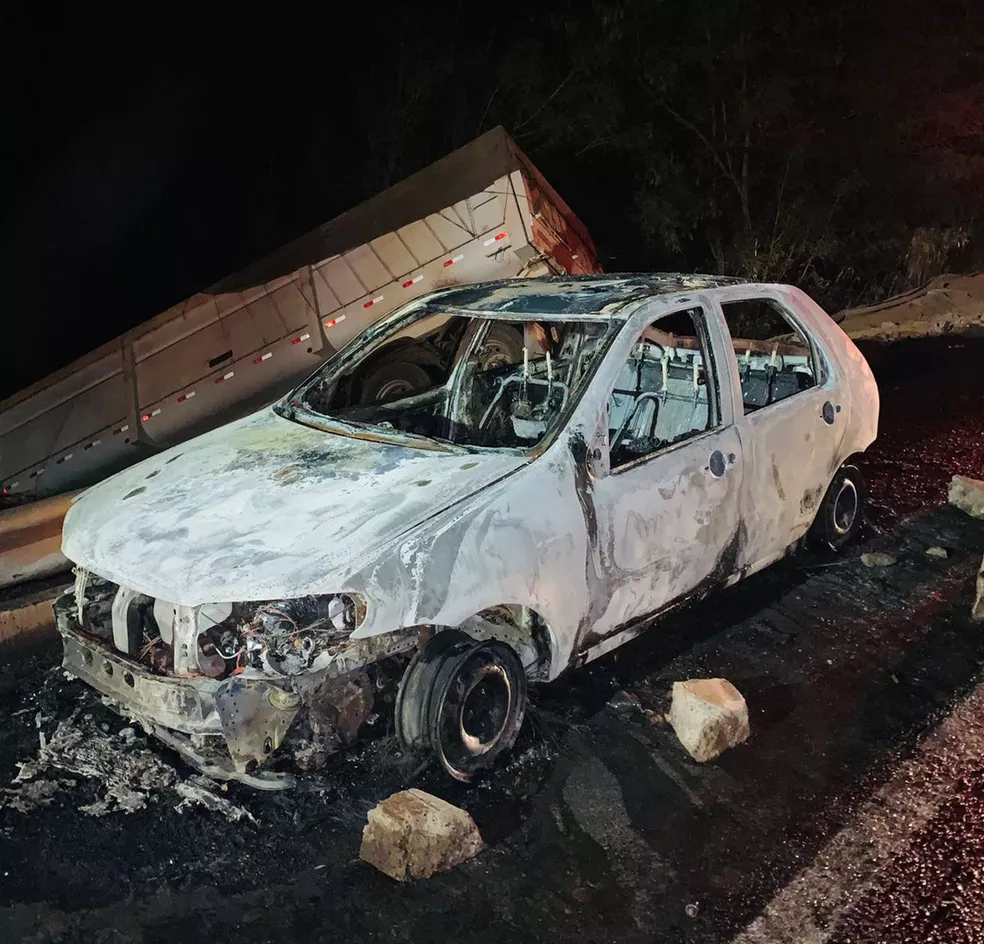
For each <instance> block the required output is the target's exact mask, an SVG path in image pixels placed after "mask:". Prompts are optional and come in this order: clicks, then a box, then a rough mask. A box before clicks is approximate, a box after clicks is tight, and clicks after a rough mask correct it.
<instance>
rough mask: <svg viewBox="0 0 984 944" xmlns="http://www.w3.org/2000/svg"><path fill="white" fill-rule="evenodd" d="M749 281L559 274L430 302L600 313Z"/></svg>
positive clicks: (460, 291)
mask: <svg viewBox="0 0 984 944" xmlns="http://www.w3.org/2000/svg"><path fill="white" fill-rule="evenodd" d="M743 284H748V280H747V279H737V278H730V277H728V276H719V275H690V274H684V273H679V272H658V273H653V274H646V275H557V276H547V277H541V278H536V279H502V280H499V281H495V282H478V283H475V284H471V285H463V286H460V287H455V288H451V289H445V290H443V291H438V292H435V293H434V294H432V295H430V296H429V297H428V298H427V299H426V301H427V304H428V307H431V306H433V307H434V308H435V309H440V310H442V311H447V310H448V309H449V308H450V309H454V310H456V311H459V312H461V313H462V314H476V315H479V314H492V313H495V314H497V315H509V314H516V315H525V316H532V315H542V316H544V317H550V316H554V317H567V318H570V317H581V316H591V315H595V316H601V317H605V318H610V317H612V316H613V315H615V313H616V312H617V311H618V309H620V308H623V307H624V306H625V305H627V304H629V303H630V302H635V301H640V300H642V299H644V298H650V297H652V296H654V295H670V294H676V293H679V292H688V291H702V290H704V289H711V288H723V287H724V286H729V285H743Z"/></svg>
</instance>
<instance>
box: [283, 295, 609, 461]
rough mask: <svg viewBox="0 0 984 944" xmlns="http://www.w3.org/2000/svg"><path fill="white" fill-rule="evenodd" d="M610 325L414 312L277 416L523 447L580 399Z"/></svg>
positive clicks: (335, 365) (319, 377)
mask: <svg viewBox="0 0 984 944" xmlns="http://www.w3.org/2000/svg"><path fill="white" fill-rule="evenodd" d="M616 327H617V324H616V323H613V322H611V321H608V320H607V319H606V320H599V319H597V318H595V319H590V320H589V319H581V320H569V321H558V320H555V319H553V320H550V319H541V320H537V319H536V316H528V317H525V318H523V317H520V316H517V315H511V316H509V315H506V316H503V317H487V316H484V315H482V316H472V315H466V314H461V313H460V311H459V312H456V313H453V314H452V313H448V312H442V311H433V310H418V311H417V312H416V313H415V315H412V316H410V317H395V318H391V319H388V320H387V321H386V322H382V323H381V324H380V325H377V326H376V327H375V328H374V329H370V331H369V332H368V336H367V340H365V341H363V342H361V343H360V342H356V344H355V345H353V348H354V350H352V351H351V352H349V351H346V352H343V353H342V355H341V357H340V358H336V359H335V360H334V361H333V362H332V363H330V364H328V365H326V366H325V367H324V368H323V369H322V370H321V371H320V372H319V373H317V374H315V376H314V377H313V378H312V379H311V380H309V381H308V382H307V383H306V384H305V385H304V386H302V387H301V388H300V389H299V390H297V391H296V392H295V393H294V394H293V395H292V396H291V397H290V399H289V401H288V404H289V405H288V406H287V407H286V410H287V411H289V412H288V413H287V414H286V415H290V416H291V417H292V418H300V417H295V411H304V412H305V413H306V414H307V415H308V418H310V419H311V420H313V421H315V422H316V421H317V419H318V417H324V418H326V419H328V420H335V421H337V422H338V423H339V424H341V425H343V426H348V427H351V428H353V429H355V430H356V431H358V430H359V429H362V428H364V429H367V430H371V431H372V432H373V433H374V434H377V435H386V434H387V433H404V434H410V435H411V436H418V437H424V438H426V439H430V440H436V441H438V442H441V443H446V444H451V445H459V446H478V447H492V448H520V449H526V448H531V447H533V446H535V445H536V444H537V443H539V442H540V441H541V440H542V439H543V438H544V437H545V436H547V435H548V434H549V433H551V432H552V431H553V429H554V428H555V427H556V425H557V423H558V422H559V421H560V418H561V416H562V415H563V414H564V413H565V411H566V410H567V408H568V407H569V406H570V405H572V404H573V402H575V400H576V399H577V398H578V397H580V395H581V393H582V391H583V390H584V388H585V387H586V385H587V381H588V378H589V377H590V375H591V373H592V372H593V370H594V368H595V366H596V364H597V363H598V361H599V360H600V356H601V353H602V351H603V350H604V347H605V345H606V343H607V341H608V339H609V338H610V337H611V335H612V334H613V333H614V331H615V329H616ZM346 355H348V356H346Z"/></svg>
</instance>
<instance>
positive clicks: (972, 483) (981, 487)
mask: <svg viewBox="0 0 984 944" xmlns="http://www.w3.org/2000/svg"><path fill="white" fill-rule="evenodd" d="M947 499H948V501H949V502H950V504H951V505H955V506H956V507H957V508H959V509H960V510H961V511H966V512H967V514H968V515H970V516H971V517H972V518H984V481H981V480H980V479H972V478H968V476H966V475H955V476H953V478H952V479H950V488H949V490H948V492H947Z"/></svg>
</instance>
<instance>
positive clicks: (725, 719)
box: [669, 679, 749, 763]
mask: <svg viewBox="0 0 984 944" xmlns="http://www.w3.org/2000/svg"><path fill="white" fill-rule="evenodd" d="M669 721H670V724H671V725H672V726H673V730H674V731H675V732H676V736H677V737H678V738H679V739H680V743H681V744H682V745H683V746H684V747H685V748H686V749H687V751H688V752H689V753H690V756H691V757H693V759H694V760H696V761H698V762H700V763H703V762H704V761H708V760H714V758H715V757H717V756H718V755H719V754H721V753H722V752H723V751H725V750H727V749H728V748H729V747H734V746H735V745H736V744H741V743H742V742H743V741H745V740H747V739H748V735H749V728H748V706H747V705H746V704H745V699H744V698H742V696H741V693H740V692H739V691H738V689H737V688H735V687H734V685H732V684H731V683H730V682H729V681H727V680H726V679H690V680H689V681H686V682H674V683H673V701H672V703H671V705H670V714H669Z"/></svg>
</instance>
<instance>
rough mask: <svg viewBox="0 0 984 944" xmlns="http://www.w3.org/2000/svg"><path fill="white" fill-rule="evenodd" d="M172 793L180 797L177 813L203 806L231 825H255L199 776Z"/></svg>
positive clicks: (212, 784)
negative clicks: (218, 814)
mask: <svg viewBox="0 0 984 944" xmlns="http://www.w3.org/2000/svg"><path fill="white" fill-rule="evenodd" d="M121 733H122V732H121ZM174 792H175V793H177V795H178V796H179V797H181V802H180V803H179V804H178V805H177V806H176V807H175V809H176V810H177V811H178V812H179V813H181V812H183V811H184V810H186V809H190V808H191V807H193V806H203V807H205V809H206V810H211V811H212V812H213V813H221V814H222V815H223V816H225V818H226V819H228V820H230V821H231V822H233V823H238V822H239V821H240V820H242V819H245V820H248V821H249V822H250V823H252V824H253V825H254V826H256V825H257V823H256V820H255V819H254V818H253V814H252V813H250V812H249V811H248V810H246V809H244V808H243V807H241V806H236V804H235V803H230V802H229V800H227V799H226V798H225V797H222V796H219V794H218V793H217V792H216V784H215V782H214V781H212V780H209V779H208V777H203V776H202V775H201V774H194V775H192V776H191V777H189V778H188V779H187V780H184V781H179V782H178V783H176V784H175V785H174Z"/></svg>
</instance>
